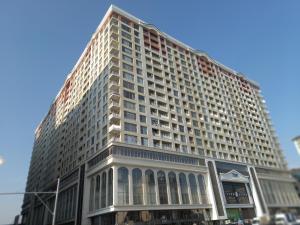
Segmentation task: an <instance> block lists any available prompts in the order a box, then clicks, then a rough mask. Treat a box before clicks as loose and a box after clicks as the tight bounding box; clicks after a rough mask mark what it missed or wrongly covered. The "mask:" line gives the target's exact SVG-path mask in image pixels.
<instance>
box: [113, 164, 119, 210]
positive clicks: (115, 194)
mask: <svg viewBox="0 0 300 225" xmlns="http://www.w3.org/2000/svg"><path fill="white" fill-rule="evenodd" d="M112 169H113V205H114V206H115V205H118V167H116V166H113V167H112Z"/></svg>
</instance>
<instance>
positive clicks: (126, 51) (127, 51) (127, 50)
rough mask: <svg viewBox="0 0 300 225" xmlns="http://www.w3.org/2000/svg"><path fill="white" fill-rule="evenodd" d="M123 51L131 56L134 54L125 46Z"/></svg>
mask: <svg viewBox="0 0 300 225" xmlns="http://www.w3.org/2000/svg"><path fill="white" fill-rule="evenodd" d="M122 51H123V52H125V53H127V54H129V55H131V54H132V50H131V49H130V48H126V47H125V46H122Z"/></svg>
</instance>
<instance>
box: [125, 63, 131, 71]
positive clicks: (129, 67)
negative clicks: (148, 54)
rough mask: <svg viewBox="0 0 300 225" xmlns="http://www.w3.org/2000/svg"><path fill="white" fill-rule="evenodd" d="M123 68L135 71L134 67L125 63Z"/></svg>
mask: <svg viewBox="0 0 300 225" xmlns="http://www.w3.org/2000/svg"><path fill="white" fill-rule="evenodd" d="M123 68H124V69H125V70H128V71H133V67H132V66H131V65H129V64H127V63H123Z"/></svg>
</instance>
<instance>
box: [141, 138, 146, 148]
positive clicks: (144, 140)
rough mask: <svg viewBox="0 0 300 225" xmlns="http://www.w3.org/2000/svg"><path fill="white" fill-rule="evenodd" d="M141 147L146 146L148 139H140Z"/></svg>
mask: <svg viewBox="0 0 300 225" xmlns="http://www.w3.org/2000/svg"><path fill="white" fill-rule="evenodd" d="M141 145H143V146H148V138H144V137H142V138H141Z"/></svg>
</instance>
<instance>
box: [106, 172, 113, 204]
mask: <svg viewBox="0 0 300 225" xmlns="http://www.w3.org/2000/svg"><path fill="white" fill-rule="evenodd" d="M107 197H108V206H110V205H112V204H113V169H112V168H110V169H109V171H108V196H107Z"/></svg>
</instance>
